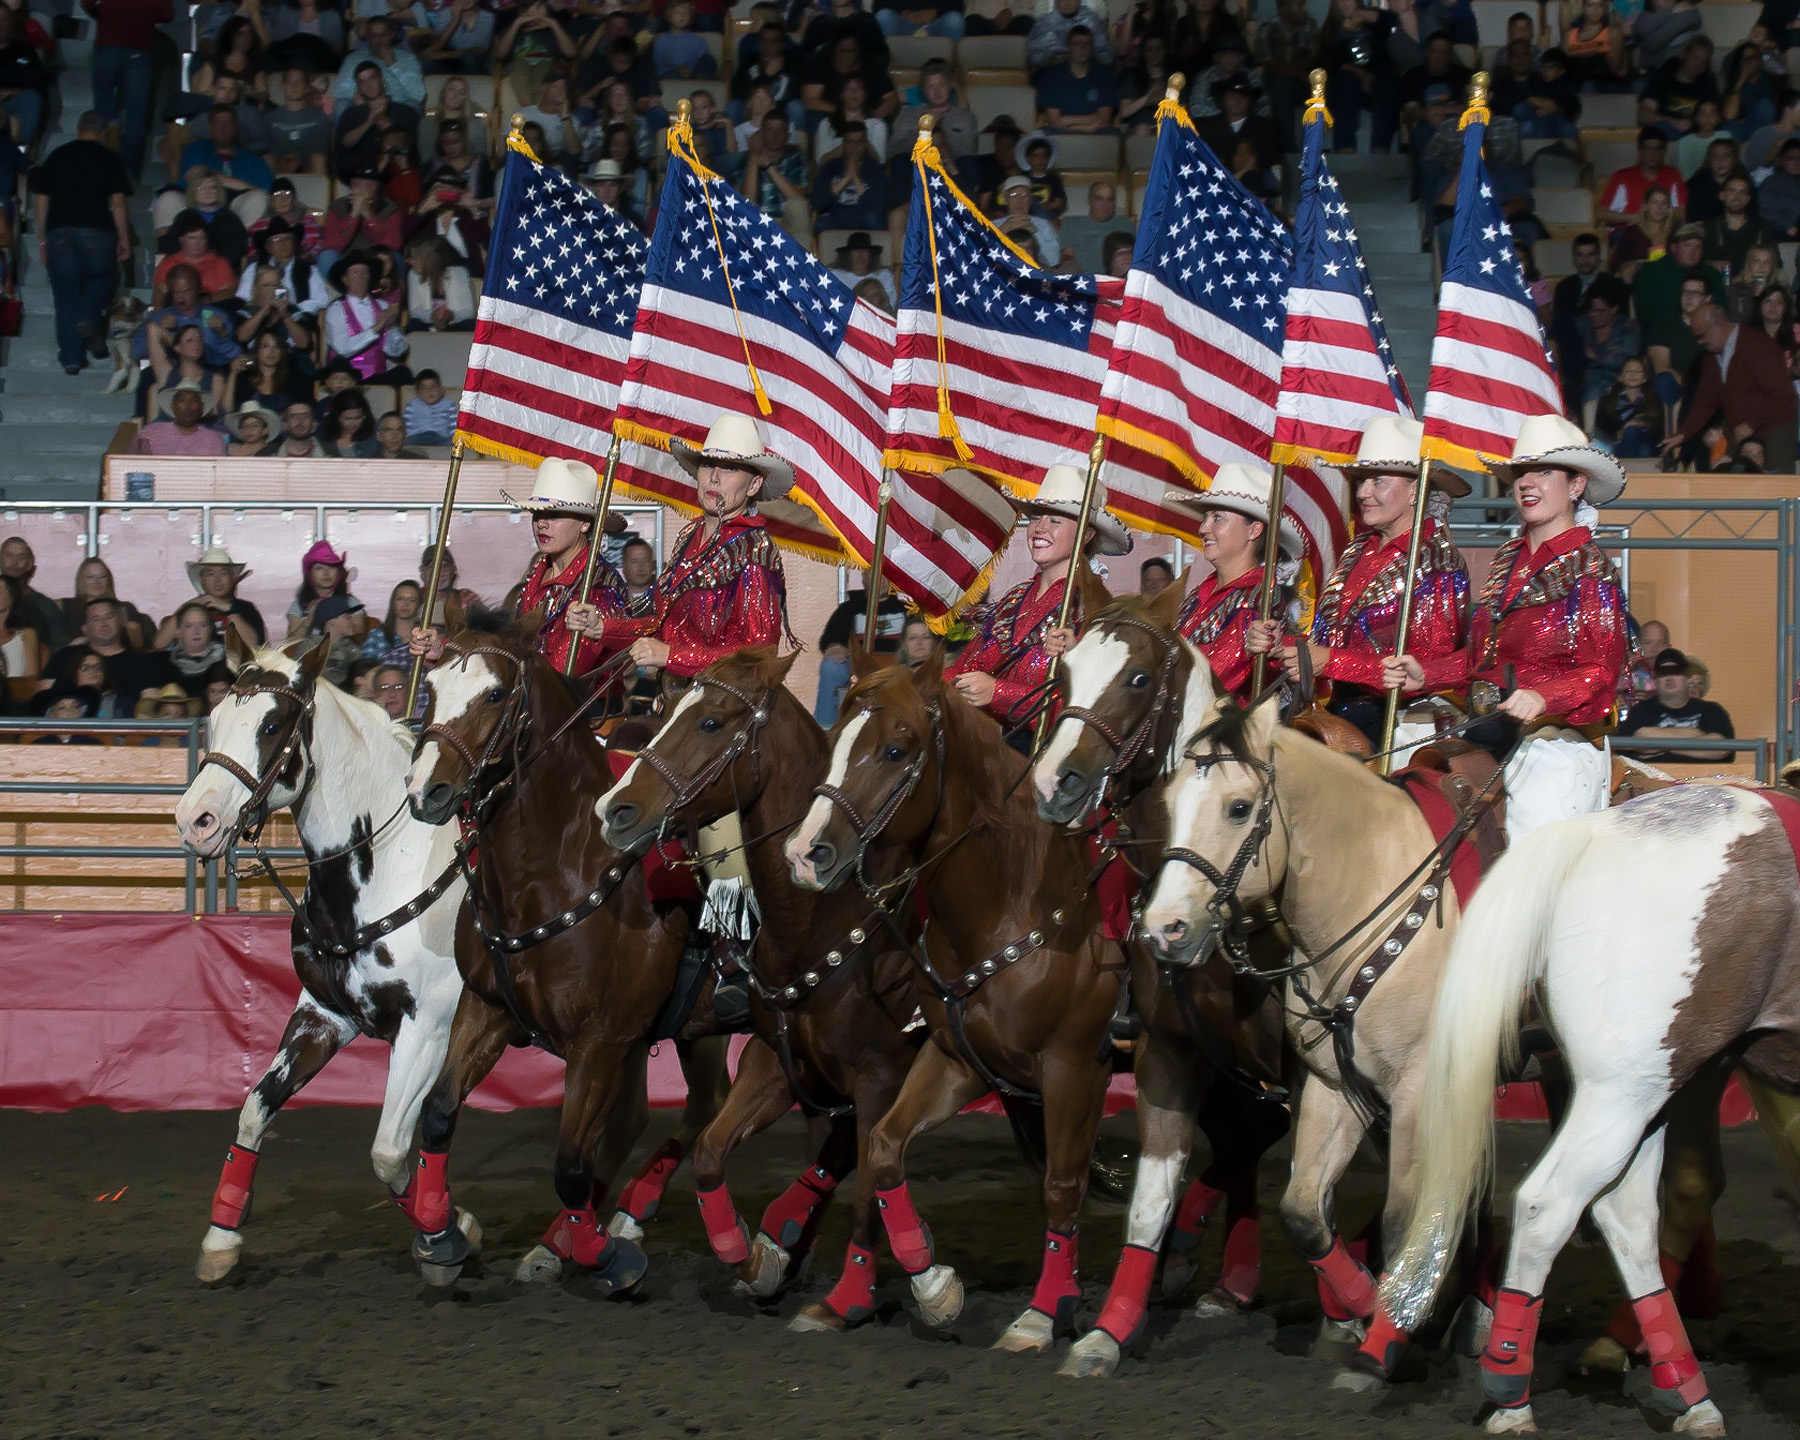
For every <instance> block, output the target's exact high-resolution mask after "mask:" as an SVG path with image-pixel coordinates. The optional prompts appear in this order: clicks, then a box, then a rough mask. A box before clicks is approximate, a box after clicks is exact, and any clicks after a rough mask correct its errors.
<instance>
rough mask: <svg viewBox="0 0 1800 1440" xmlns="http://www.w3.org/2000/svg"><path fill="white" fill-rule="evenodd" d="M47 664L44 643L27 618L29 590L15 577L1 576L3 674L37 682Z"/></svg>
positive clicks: (0, 660) (0, 670) (0, 666)
mask: <svg viewBox="0 0 1800 1440" xmlns="http://www.w3.org/2000/svg"><path fill="white" fill-rule="evenodd" d="M43 664H44V649H43V641H42V640H41V639H40V638H39V636H38V632H37V631H36V630H34V629H32V628H31V624H30V622H29V620H28V618H27V615H26V610H25V587H24V585H22V584H21V583H20V582H19V581H18V580H16V579H14V578H13V577H12V576H11V575H0V675H3V676H5V677H6V678H8V679H12V680H33V679H36V678H37V675H38V672H39V671H40V670H42V669H43Z"/></svg>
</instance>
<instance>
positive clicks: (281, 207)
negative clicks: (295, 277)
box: [250, 175, 322, 260]
mask: <svg viewBox="0 0 1800 1440" xmlns="http://www.w3.org/2000/svg"><path fill="white" fill-rule="evenodd" d="M277 220H283V221H286V222H287V224H288V226H289V228H291V229H292V230H293V232H294V244H295V248H296V250H297V252H298V253H299V254H300V255H301V256H302V257H303V258H304V259H307V260H317V259H318V258H319V248H320V244H321V239H322V232H321V231H320V229H319V222H318V219H317V218H316V217H315V216H314V215H313V213H312V212H311V211H310V210H308V209H307V208H306V207H305V206H304V205H302V204H301V203H300V198H299V196H297V195H296V194H295V193H294V182H293V181H292V180H289V179H288V178H286V177H285V176H282V175H277V176H276V177H275V185H274V188H273V189H271V190H270V191H269V213H268V214H267V215H265V216H263V218H262V219H260V220H258V221H257V222H256V223H255V224H254V225H252V226H251V227H250V243H251V245H252V246H255V245H256V244H257V243H258V237H260V236H261V235H262V233H263V231H265V230H267V229H268V228H269V226H270V225H272V224H274V223H275V221H277Z"/></svg>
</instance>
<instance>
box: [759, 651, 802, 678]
mask: <svg viewBox="0 0 1800 1440" xmlns="http://www.w3.org/2000/svg"><path fill="white" fill-rule="evenodd" d="M799 658H800V652H799V651H798V650H790V651H788V653H787V654H785V655H770V656H768V657H767V659H765V660H764V662H763V676H764V678H765V679H767V680H768V682H769V684H770V685H785V684H786V683H787V677H788V671H790V670H792V669H793V668H794V662H795V661H796V660H798V659H799Z"/></svg>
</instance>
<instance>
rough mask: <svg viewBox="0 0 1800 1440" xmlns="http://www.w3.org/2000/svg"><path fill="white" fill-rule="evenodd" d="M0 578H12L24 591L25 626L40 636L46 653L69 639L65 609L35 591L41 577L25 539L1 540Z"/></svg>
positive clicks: (19, 536)
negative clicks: (36, 583)
mask: <svg viewBox="0 0 1800 1440" xmlns="http://www.w3.org/2000/svg"><path fill="white" fill-rule="evenodd" d="M0 575H10V576H11V577H12V578H13V579H14V580H17V581H18V582H19V584H20V585H21V586H23V587H24V594H25V609H24V612H23V614H24V618H25V623H26V624H27V625H29V626H31V628H32V629H33V630H35V631H37V632H38V639H40V640H42V641H43V642H44V648H45V649H54V648H56V647H58V646H61V645H62V644H63V643H64V642H65V641H67V639H68V638H69V629H68V627H67V626H66V625H65V624H64V623H63V614H62V608H61V607H60V606H59V605H57V603H56V601H54V600H52V599H51V598H50V597H49V596H48V595H46V594H44V593H43V592H42V591H40V590H34V589H33V588H32V585H31V582H32V580H33V578H34V577H35V576H36V575H37V556H36V555H35V554H34V553H33V552H32V549H31V546H30V544H29V543H28V542H27V541H26V539H25V537H24V536H23V535H9V536H7V537H6V539H5V540H0Z"/></svg>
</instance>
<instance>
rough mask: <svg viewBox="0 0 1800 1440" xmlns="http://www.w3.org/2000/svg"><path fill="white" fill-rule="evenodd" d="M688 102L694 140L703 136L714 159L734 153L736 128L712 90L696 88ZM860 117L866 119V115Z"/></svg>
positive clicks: (822, 157)
mask: <svg viewBox="0 0 1800 1440" xmlns="http://www.w3.org/2000/svg"><path fill="white" fill-rule="evenodd" d="M688 102H689V104H690V105H692V107H693V110H692V113H691V115H690V117H689V123H690V124H691V125H692V126H693V129H694V138H695V139H696V140H698V139H702V138H704V139H705V141H706V144H707V148H708V150H709V151H710V152H711V153H712V155H713V156H714V157H715V159H718V158H723V157H724V156H726V155H731V154H735V153H736V151H737V131H736V128H735V127H734V126H733V125H732V123H731V121H730V120H729V119H728V118H727V117H726V115H725V112H724V111H723V110H721V109H720V108H719V107H718V105H717V104H716V103H715V102H714V100H713V97H712V91H710V90H696V91H695V92H694V93H693V94H692V95H690V96H688ZM860 118H864V119H866V118H867V117H866V116H865V117H860ZM819 158H820V159H824V158H825V157H824V156H823V155H821V156H820V157H819Z"/></svg>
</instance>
